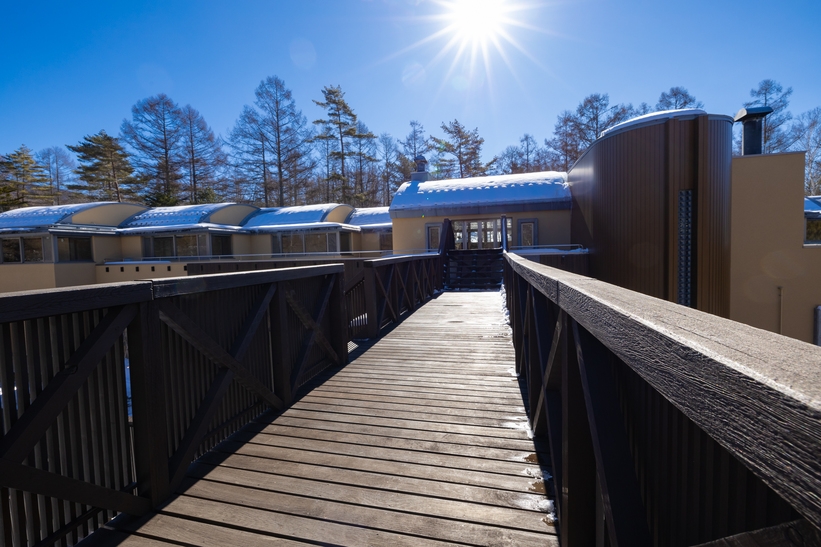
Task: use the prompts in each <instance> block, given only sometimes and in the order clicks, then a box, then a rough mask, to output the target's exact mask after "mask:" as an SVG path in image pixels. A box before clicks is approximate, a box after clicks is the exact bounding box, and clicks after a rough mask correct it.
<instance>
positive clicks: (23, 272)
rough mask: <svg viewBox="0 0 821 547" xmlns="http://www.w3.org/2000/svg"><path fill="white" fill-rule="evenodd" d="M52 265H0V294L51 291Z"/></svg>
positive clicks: (53, 282)
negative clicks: (39, 290)
mask: <svg viewBox="0 0 821 547" xmlns="http://www.w3.org/2000/svg"><path fill="white" fill-rule="evenodd" d="M54 266H55V265H54V264H50V263H44V264H42V263H41V264H25V263H24V264H0V292H13V291H33V290H37V289H53V288H54V287H56V286H57V284H56V283H55V278H54Z"/></svg>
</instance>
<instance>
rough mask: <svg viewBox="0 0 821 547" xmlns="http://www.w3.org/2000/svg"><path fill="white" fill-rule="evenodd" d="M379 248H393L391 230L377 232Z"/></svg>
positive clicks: (387, 249)
mask: <svg viewBox="0 0 821 547" xmlns="http://www.w3.org/2000/svg"><path fill="white" fill-rule="evenodd" d="M437 248H438V247H437ZM379 250H380V251H392V250H393V232H379Z"/></svg>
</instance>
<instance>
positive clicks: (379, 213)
mask: <svg viewBox="0 0 821 547" xmlns="http://www.w3.org/2000/svg"><path fill="white" fill-rule="evenodd" d="M389 209H390V208H389V207H365V208H362V209H354V211H353V213H351V216H350V217H348V222H347V223H348V224H352V225H354V226H362V227H365V226H371V225H374V224H390V223H391V214H390V211H389Z"/></svg>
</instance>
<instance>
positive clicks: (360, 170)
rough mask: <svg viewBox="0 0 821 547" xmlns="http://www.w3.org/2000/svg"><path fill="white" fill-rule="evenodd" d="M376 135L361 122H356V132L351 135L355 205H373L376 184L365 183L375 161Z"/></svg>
mask: <svg viewBox="0 0 821 547" xmlns="http://www.w3.org/2000/svg"><path fill="white" fill-rule="evenodd" d="M375 140H376V135H374V134H373V133H371V131H370V130H369V129H368V126H367V125H365V124H364V123H362V122H358V123H357V124H356V133H355V134H354V135H353V145H352V150H351V151H352V152H353V159H354V160H355V162H356V164H355V169H356V171H355V173H354V196H353V197H354V203H352V205H354V206H356V207H363V206H368V205H374V203H372V202H373V200H374V199H375V196H376V190H377V187H376V185H372V184H367V182H368V181H367V180H366V178H367V175H368V173H370V171H371V169H370V167H371V166H372V165H373V164H374V163H375V162H376V161H377V159H376V157H375V156H376V150H375V147H374V141H375ZM366 186H367V188H366Z"/></svg>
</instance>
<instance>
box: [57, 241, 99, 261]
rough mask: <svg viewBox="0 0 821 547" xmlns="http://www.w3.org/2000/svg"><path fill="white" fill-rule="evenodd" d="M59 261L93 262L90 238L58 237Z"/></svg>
mask: <svg viewBox="0 0 821 547" xmlns="http://www.w3.org/2000/svg"><path fill="white" fill-rule="evenodd" d="M57 260H58V261H59V262H85V261H90V260H93V257H92V253H91V238H90V237H58V238H57Z"/></svg>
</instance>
